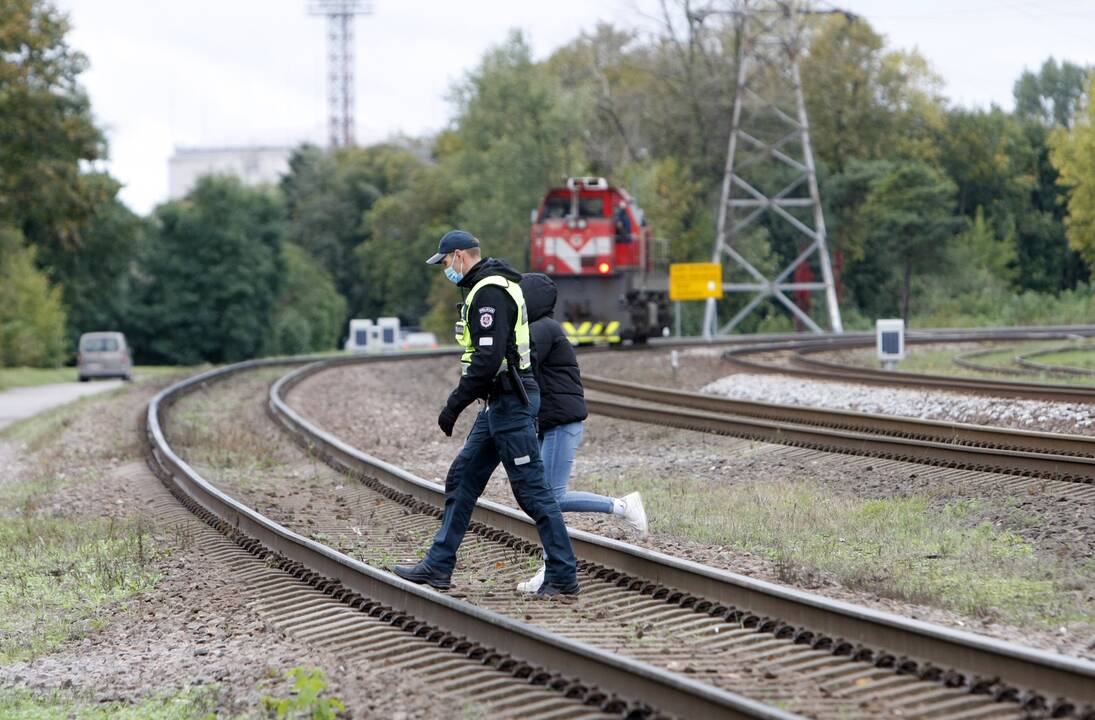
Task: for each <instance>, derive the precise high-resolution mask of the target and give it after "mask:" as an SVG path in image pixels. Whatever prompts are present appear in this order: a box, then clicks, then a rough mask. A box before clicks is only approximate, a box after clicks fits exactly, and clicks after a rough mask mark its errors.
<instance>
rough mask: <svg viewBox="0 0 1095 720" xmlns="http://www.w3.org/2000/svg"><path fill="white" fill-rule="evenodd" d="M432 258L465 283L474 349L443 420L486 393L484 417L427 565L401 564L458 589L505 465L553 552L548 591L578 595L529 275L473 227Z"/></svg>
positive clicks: (460, 331) (404, 570)
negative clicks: (524, 284) (485, 251)
mask: <svg viewBox="0 0 1095 720" xmlns="http://www.w3.org/2000/svg"><path fill="white" fill-rule="evenodd" d="M426 262H428V263H430V264H433V265H444V267H445V277H447V278H448V279H449V280H451V281H452V282H454V283H456V284H457V286H458V287H460V288H461V289H462V290H464V291H465V293H466V294H465V295H464V305H463V307H462V309H461V313H460V323H459V324H458V326H457V336H458V337H459V342H460V344H461V345H462V346H463V348H464V353H463V355H461V357H460V365H461V374H460V383H459V384H458V385H457V386H456V388H455V389H454V390H453V391H452V392H451V393H450V394H449V398H448V400H447V402H446V403H445V407H444V408H443V409H442V410H441V414H440V415H439V416H438V418H437V424H438V426H439V427H440V428H441V431H442V432H443V433H445V434H446V435H448V436H452V431H453V425H454V424H455V423H456V419H457V417H458V416H459V415H460V413H461V412H463V411H464V409H466V408H467V407H468V406H469V405H471V404H472V403H473V402H475V401H476V400H481V401H483V403H482V405H481V406H480V410H479V413H478V414H477V415H476V417H475V424H474V425H472V429H471V432H470V433H468V437H467V439H466V440H465V441H464V447H463V448H462V449H461V450H460V454H459V455H457V456H456V459H455V460H453V462H452V465H450V466H449V473H448V476H447V477H446V478H445V513H444V515H443V516H442V518H441V527H440V528H439V529H438V531H437V534H436V535H435V536H434V539H433V544H432V545H431V546H430V549H429V551H428V552H427V553H426V557H424V558H423V559H422V561H421V562H419V563H418V564H417V565H395V566H393V567H392V572H394V573H395V574H396V575H399V576H400V577H402V578H403V579H405V580H410V581H411V582H414V583H418V584H423V583H426V584H429V585H432V586H433V587H435V588H438V589H445V588H448V587H450V585H451V582H452V573H453V569H454V568H455V567H456V553H457V551H458V550H459V548H460V543H461V542H462V541H463V539H464V534H465V533H466V532H467V530H468V526H469V524H470V522H471V515H472V511H473V510H474V509H475V503H476V501H477V500H478V499H479V496H480V495H482V494H483V489H484V488H486V486H487V481H488V480H489V479H490V476H491V473H493V472H494V470H495V468H497V467H498V465H499V464H500V463H501V464H502V465H504V466H505V468H506V475H507V476H509V481H510V487H511V488H512V489H513V495H514V497H516V498H517V504H518V505H520V507H521V509H522V510H524V511H525V513H527V514H528V515H529V517H531V518H532V519H533V521H534V522H535V523H536V530H537V531H538V532H539V534H540V542H541V543H542V545H543V547H544V556H545V557H546V558H547V559H548V560H547V573H546V577H545V579H544V583H543V584H542V585H541V586H539V587H538V588H537V589H536V594H537V595H539V596H541V597H552V596H555V595H577V594H578V592H579V589H580V588H579V587H578V578H577V571H576V560H575V557H574V551H573V548H572V547H571V544H570V536H569V535H567V529H566V525H565V524H564V522H563V516H562V513H561V512H560V511H559V504H558V502H557V501H556V500H555V496H554V494H553V493H552V490H551V488H549V487H548V485H547V483H546V482H545V479H544V465H543V463H542V462H541V460H540V447H539V443H538V442H537V437H536V430H535V418H536V416H537V414H538V412H539V408H540V392H539V388H538V387H537V385H536V379H535V377H534V376H533V372H532V347H531V345H532V342H531V328H530V326H529V321H528V312H527V310H525V299H524V296H523V295H522V293H521V286H520V280H521V275H520V273H518V272H517V271H516V270H514V269H513V268H511V267H510V266H509V265H507V264H506V263H505V262H503V261H501V260H497V259H495V258H489V257H486V258H485V257H482V255H481V254H480V249H479V240H477V239H476V238H475V237H474V236H472V235H471V234H470V233H467V232H464V231H463V230H452V231H450V232H448V233H445V235H444V237H442V238H441V242H440V243H439V244H438V247H437V252H436V253H435V254H434V255H433V256H432V257H431V258H430V259H429V260H427V261H426Z"/></svg>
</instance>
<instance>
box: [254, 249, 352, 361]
mask: <svg viewBox="0 0 1095 720" xmlns="http://www.w3.org/2000/svg"><path fill="white" fill-rule="evenodd" d="M282 261H283V263H284V265H285V276H284V278H283V280H282V291H281V296H280V297H279V298H278V309H277V311H276V314H275V316H274V324H273V327H271V329H270V335H269V337H268V338H267V340H266V348H265V352H266V354H268V355H298V354H301V353H308V352H317V351H320V350H331V349H333V348H335V347H336V344H337V343H338V340H339V338H340V337H341V334H342V328H343V324H344V323H345V322H346V300H345V299H344V298H343V297H342V296H341V295H339V294H338V290H336V289H335V283H334V281H333V280H332V279H331V276H330V275H329V274H328V273H327V271H326V270H324V269H323V268H322V267H321V266H320V264H319V263H318V262H317V261H316V260H314V259H313V258H311V257H309V255H308V253H307V252H305V251H304V250H303V249H301V248H300V247H299V246H297V245H294V244H293V243H286V244H285V245H284V246H283V247H282Z"/></svg>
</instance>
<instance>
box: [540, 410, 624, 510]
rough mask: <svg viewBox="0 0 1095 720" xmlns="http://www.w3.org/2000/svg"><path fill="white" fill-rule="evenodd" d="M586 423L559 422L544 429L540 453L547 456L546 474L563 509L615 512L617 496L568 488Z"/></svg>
mask: <svg viewBox="0 0 1095 720" xmlns="http://www.w3.org/2000/svg"><path fill="white" fill-rule="evenodd" d="M584 431H585V423H583V422H582V421H580V420H579V421H578V422H573V423H568V424H566V425H556V426H555V427H553V428H552V429H550V430H548V431H547V432H546V433H544V439H543V440H541V441H540V456H541V457H542V458H543V459H544V477H546V478H547V484H548V486H549V487H550V488H551V492H552V493H553V494H554V495H555V500H556V501H557V502H558V503H559V509H560V510H562V511H563V512H599V513H610V512H612V508H613V505H614V504H615V503H614V502H613V499H612V498H610V497H605V496H604V495H596V494H594V493H591V492H580V491H577V490H570V491H568V490H567V485H568V484H569V483H570V469H571V467H573V465H574V456H575V455H576V454H577V452H578V446H579V445H580V444H581V442H582V433H583V432H584Z"/></svg>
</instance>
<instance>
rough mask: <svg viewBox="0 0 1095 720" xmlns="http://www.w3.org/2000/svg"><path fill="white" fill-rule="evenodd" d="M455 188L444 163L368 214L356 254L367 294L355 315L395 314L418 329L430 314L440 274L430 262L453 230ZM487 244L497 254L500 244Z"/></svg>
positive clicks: (422, 173) (488, 242)
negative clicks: (432, 289)
mask: <svg viewBox="0 0 1095 720" xmlns="http://www.w3.org/2000/svg"><path fill="white" fill-rule="evenodd" d="M453 185H454V182H453V181H452V180H451V178H450V176H449V174H448V172H447V170H446V168H445V167H444V165H443V163H442V164H440V165H434V166H430V167H428V168H423V169H422V170H421V171H420V172H419V173H417V174H416V175H415V180H414V182H413V184H412V185H411V186H410V187H408V188H407V189H405V190H402V191H400V192H397V193H394V194H391V195H386V196H384V197H383V198H381V199H380V200H378V201H377V202H376V204H375V205H374V206H373V208H372V209H371V210H370V211H369V212H368V213H367V214H366V215H365V218H364V221H363V222H362V235H363V236H364V237H365V240H364V241H363V242H362V243H361V244H360V245H359V246H358V247H357V249H356V250H355V251H354V259H355V270H356V273H357V275H358V277H359V281H360V284H361V288H362V290H363V294H362V295H361V296H359V298H358V299H357V302H356V303H355V304H354V311H355V314H357V315H359V316H364V317H376V316H380V315H396V316H399V317H400V318H401V319H402V320H403V321H404V322H407V323H410V324H414V323H416V322H418V319H419V317H420V316H421V315H422V314H424V313H426V312H428V311H429V309H430V308H431V307H432V304H431V299H430V298H431V291H430V287H431V282H432V281H433V280H434V279H435V277H436V275H437V274H438V273H437V268H435V267H430V266H428V265H426V262H425V260H426V258H428V257H429V256H430V255H432V254H433V253H434V252H435V251H436V249H437V241H438V240H439V239H440V238H441V236H442V235H444V234H445V232H446V231H447V230H449V229H451V228H452V223H453V221H452V218H453V217H455V216H456V213H457V206H458V200H457V197H456V194H455V192H454V191H453ZM473 232H475V231H474V230H473ZM484 242H485V243H486V244H487V247H486V250H487V252H489V253H491V254H498V253H497V252H496V250H495V249H494V248H495V247H497V245H496V244H495V243H492V242H490V241H489V240H488V239H487V238H486V237H484ZM439 312H442V315H443V316H446V317H447V315H445V313H444V311H439ZM452 320H453V321H455V317H453V318H452ZM450 325H451V323H450Z"/></svg>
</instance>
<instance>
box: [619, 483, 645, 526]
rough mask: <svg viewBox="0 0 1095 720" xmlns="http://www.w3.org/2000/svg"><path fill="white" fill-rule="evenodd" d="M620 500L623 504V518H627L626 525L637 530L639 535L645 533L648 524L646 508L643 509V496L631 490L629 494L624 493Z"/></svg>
mask: <svg viewBox="0 0 1095 720" xmlns="http://www.w3.org/2000/svg"><path fill="white" fill-rule="evenodd" d="M620 500H621V501H623V504H624V514H623V518H624V520H627V524H628V525H630V526H631V527H633V528H635V529H636V530H638V531H639V534H640V535H646V533H647V529H648V526H647V522H646V510H644V509H643V496H642V495H640V494H639V493H637V492H633V493H631V494H630V495H624V496H623V497H622V498H620Z"/></svg>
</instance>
